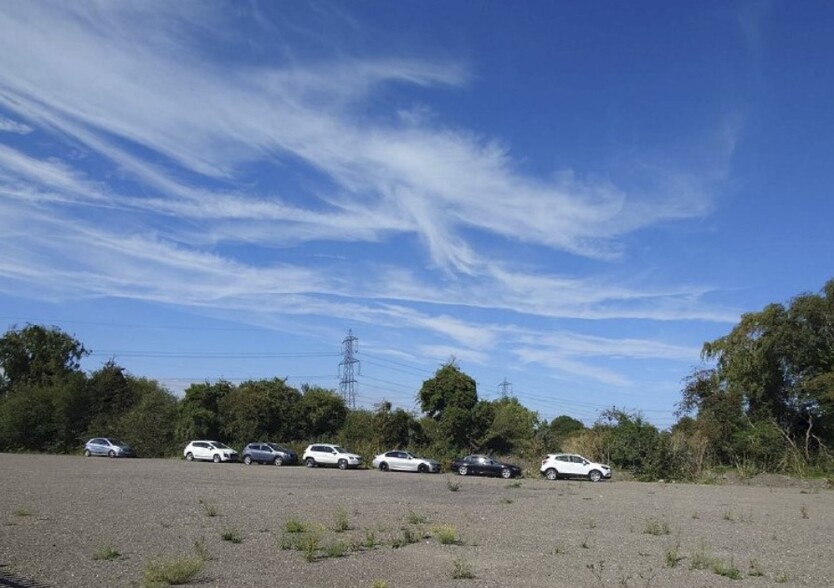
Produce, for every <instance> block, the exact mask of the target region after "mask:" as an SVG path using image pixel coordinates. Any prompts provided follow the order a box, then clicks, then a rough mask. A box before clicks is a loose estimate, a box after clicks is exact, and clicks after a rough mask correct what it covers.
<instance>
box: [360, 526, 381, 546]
mask: <svg viewBox="0 0 834 588" xmlns="http://www.w3.org/2000/svg"><path fill="white" fill-rule="evenodd" d="M377 545H379V540H378V539H377V538H376V533H375V532H374V530H373V529H368V530H367V531H365V539H363V540H362V547H364V548H365V549H373V548H374V547H376V546H377Z"/></svg>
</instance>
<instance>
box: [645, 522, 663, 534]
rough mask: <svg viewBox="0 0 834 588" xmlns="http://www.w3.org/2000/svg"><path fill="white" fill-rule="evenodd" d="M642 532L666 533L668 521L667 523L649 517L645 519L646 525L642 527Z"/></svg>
mask: <svg viewBox="0 0 834 588" xmlns="http://www.w3.org/2000/svg"><path fill="white" fill-rule="evenodd" d="M643 533H644V534H645V535H668V534H669V523H667V522H666V521H658V520H655V519H650V520H648V521H646V526H645V528H644V529H643Z"/></svg>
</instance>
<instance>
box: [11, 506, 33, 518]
mask: <svg viewBox="0 0 834 588" xmlns="http://www.w3.org/2000/svg"><path fill="white" fill-rule="evenodd" d="M14 516H16V517H31V516H32V512H31V511H30V510H27V509H25V508H18V509H17V510H15V511H14Z"/></svg>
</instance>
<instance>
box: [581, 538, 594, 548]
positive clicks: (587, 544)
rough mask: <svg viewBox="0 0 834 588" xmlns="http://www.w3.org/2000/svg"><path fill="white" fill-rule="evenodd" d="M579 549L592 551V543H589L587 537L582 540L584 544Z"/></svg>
mask: <svg viewBox="0 0 834 588" xmlns="http://www.w3.org/2000/svg"><path fill="white" fill-rule="evenodd" d="M579 547H581V548H582V549H590V548H591V543H590V541H588V538H587V537H585V538H584V539H583V540H582V543H580V544H579Z"/></svg>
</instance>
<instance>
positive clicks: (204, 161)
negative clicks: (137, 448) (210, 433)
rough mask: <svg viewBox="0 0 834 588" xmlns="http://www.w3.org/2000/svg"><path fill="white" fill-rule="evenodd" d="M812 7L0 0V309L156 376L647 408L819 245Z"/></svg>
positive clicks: (373, 394)
mask: <svg viewBox="0 0 834 588" xmlns="http://www.w3.org/2000/svg"><path fill="white" fill-rule="evenodd" d="M832 22H834V4H832V3H830V2H823V1H817V2H813V1H812V2H804V3H802V4H801V5H797V4H795V3H791V2H778V1H772V2H768V1H757V2H723V1H721V2H699V3H693V4H691V5H688V6H687V7H686V9H684V8H683V7H681V6H680V5H675V3H669V2H665V1H656V2H641V3H623V2H613V1H610V2H596V3H580V2H541V3H538V2H535V3H534V2H531V3H505V2H482V3H450V2H421V3H403V2H371V1H369V2H361V3H359V2H351V3H347V2H342V3H329V2H317V3H289V2H282V3H277V2H263V3H258V2H252V3H243V2H233V3H232V2H230V3H220V2H217V3H211V4H207V3H190V2H161V3H152V2H100V3H98V2H83V3H69V2H56V3H50V2H37V3H35V2H0V322H1V323H2V324H3V326H4V327H7V328H8V327H11V326H12V325H23V324H25V323H27V322H32V323H45V324H53V325H57V326H59V327H61V328H62V329H64V330H66V331H67V332H70V333H72V334H74V335H75V336H76V337H77V338H78V339H80V340H81V341H82V342H83V343H84V344H85V345H86V346H87V347H88V348H90V349H91V350H92V351H93V352H94V353H93V355H91V356H90V357H89V358H87V360H85V363H84V367H85V368H86V369H96V368H97V367H99V366H100V365H101V364H102V363H103V362H105V361H106V360H107V359H110V358H115V360H116V361H117V363H119V364H120V365H123V366H125V367H126V368H127V369H128V370H129V371H130V372H131V373H133V374H135V375H140V376H147V377H151V378H155V379H157V380H159V381H160V382H161V383H163V384H164V385H166V386H167V387H169V389H171V390H172V391H174V392H177V393H180V392H181V391H182V390H183V389H184V388H185V387H187V386H188V384H189V383H190V382H192V381H205V380H211V381H213V380H216V379H218V378H227V379H230V380H233V381H239V380H243V379H247V378H269V377H274V376H277V377H286V378H287V379H288V382H289V383H290V384H292V385H295V386H300V385H301V384H302V383H304V382H307V383H310V384H315V385H320V386H325V387H331V388H338V384H339V381H338V363H339V361H340V355H339V354H340V351H341V342H342V340H343V339H344V337H345V336H346V334H347V332H348V330H349V329H352V331H353V334H354V335H355V336H357V337H358V339H359V353H358V354H357V358H358V359H360V360H361V361H362V365H361V375H360V376H359V377H358V394H359V395H358V398H357V401H358V404H359V405H361V406H372V405H373V404H374V403H377V402H379V401H381V400H382V399H387V400H389V401H391V402H393V403H394V404H395V405H397V406H402V407H405V408H408V409H413V408H415V407H416V405H415V394H416V392H417V390H418V389H419V387H420V384H421V383H422V381H423V380H424V379H426V378H428V377H430V376H431V375H432V374H433V373H434V371H435V370H436V369H437V368H438V367H439V366H440V365H441V364H442V363H443V362H445V361H447V360H448V359H449V358H450V357H452V356H454V357H455V358H456V359H457V361H458V363H459V365H460V367H461V368H462V369H463V370H464V371H465V372H467V373H468V374H470V375H472V376H473V377H474V378H475V379H476V380H477V382H478V386H479V394H480V395H481V396H482V397H485V398H495V397H497V396H498V394H499V384H500V383H501V382H502V381H504V380H505V378H506V381H508V382H510V383H511V384H512V393H513V394H514V395H516V396H517V397H518V398H519V399H520V400H521V401H522V402H523V403H524V404H525V405H527V406H529V407H530V408H532V409H534V410H537V411H538V412H539V413H540V415H541V416H542V417H543V418H548V419H550V418H553V417H554V416H557V415H559V414H569V415H571V416H574V417H577V418H580V419H582V420H583V421H585V422H586V423H588V424H590V423H592V422H593V421H594V420H595V418H596V416H597V414H598V412H599V410H601V409H604V408H606V407H610V406H612V405H616V406H618V407H624V408H627V409H632V410H641V411H643V412H644V414H645V416H646V417H647V418H648V419H649V420H650V421H652V422H654V423H655V424H657V425H659V426H661V427H667V426H669V425H671V424H672V423H673V422H674V420H675V417H674V415H673V411H674V408H675V403H676V402H677V401H678V400H679V399H680V389H681V381H682V379H683V378H684V377H686V375H687V374H688V373H689V372H690V371H691V370H692V369H693V367H695V366H698V365H699V362H700V357H699V354H700V348H701V345H702V344H703V342H704V341H706V340H711V339H714V338H716V337H719V336H721V335H723V334H725V333H727V332H728V331H729V330H730V329H731V328H732V326H733V324H734V323H735V322H736V321H737V320H738V318H739V316H740V315H741V313H743V312H747V311H755V310H759V309H761V308H762V307H763V306H764V305H766V304H768V303H770V302H774V301H786V300H788V299H789V298H790V297H792V296H794V295H796V294H799V293H801V292H805V291H818V290H819V288H821V287H822V285H823V284H824V283H825V281H826V280H828V279H831V278H832V277H833V276H832V271H831V269H832V267H834V263H832V262H834V255H833V254H832V252H834V238H832V236H831V235H832V233H831V229H830V225H831V219H833V218H834V199H832V198H831V194H830V190H831V188H830V187H831V186H832V185H834V181H832V180H834V171H832V166H831V165H830V160H831V153H832V152H834V145H832V143H834V133H832V129H834V124H832V123H834V107H833V106H832V102H831V96H832V95H834V84H832V69H831V63H834V31H833V30H832V25H831V23H832Z"/></svg>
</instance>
